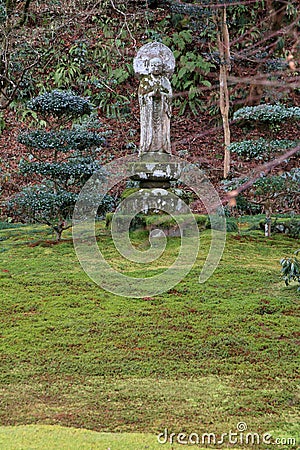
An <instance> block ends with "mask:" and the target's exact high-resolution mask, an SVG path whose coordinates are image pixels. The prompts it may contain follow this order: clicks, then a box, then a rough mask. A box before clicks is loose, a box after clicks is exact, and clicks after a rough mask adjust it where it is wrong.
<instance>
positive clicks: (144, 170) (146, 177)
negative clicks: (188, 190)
mask: <svg viewBox="0 0 300 450" xmlns="http://www.w3.org/2000/svg"><path fill="white" fill-rule="evenodd" d="M182 168H183V167H182V164H181V163H178V162H174V161H172V155H169V154H168V153H159V152H157V153H145V154H144V155H142V156H141V157H140V160H139V161H137V162H135V163H133V164H132V170H131V171H132V176H131V177H130V178H131V179H132V180H134V181H139V182H140V187H141V189H155V188H158V189H168V188H169V187H170V181H176V180H178V178H179V177H180V173H181V171H182Z"/></svg>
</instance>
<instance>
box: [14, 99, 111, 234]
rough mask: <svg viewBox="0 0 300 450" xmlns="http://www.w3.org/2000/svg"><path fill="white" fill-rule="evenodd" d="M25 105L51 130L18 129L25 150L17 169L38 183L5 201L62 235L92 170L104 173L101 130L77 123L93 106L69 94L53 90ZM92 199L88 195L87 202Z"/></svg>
mask: <svg viewBox="0 0 300 450" xmlns="http://www.w3.org/2000/svg"><path fill="white" fill-rule="evenodd" d="M29 107H30V108H32V109H33V111H35V112H37V113H38V115H39V116H40V117H41V118H42V119H43V122H44V123H47V124H48V126H49V127H51V130H50V131H44V130H34V131H31V132H27V133H22V134H20V136H19V142H21V143H22V144H23V145H25V146H26V147H27V149H28V154H27V157H25V158H23V159H22V160H21V161H20V172H21V173H22V174H23V175H27V176H28V175H30V176H32V179H33V180H37V181H40V183H38V184H35V185H31V186H28V187H26V188H24V189H23V190H22V191H21V192H20V193H19V194H17V195H16V196H14V197H13V198H12V199H11V200H10V201H9V202H8V210H9V211H10V212H11V214H14V215H16V216H17V217H19V218H22V219H23V220H25V221H28V222H30V221H35V222H40V223H45V224H47V225H49V226H50V227H51V228H52V229H53V231H54V232H55V234H56V237H57V239H58V240H59V239H60V238H61V234H62V232H63V231H64V230H66V229H67V228H69V227H70V226H71V216H72V212H73V209H74V206H75V203H76V201H77V198H78V194H79V192H80V190H81V188H82V186H83V185H84V184H85V182H86V181H87V180H88V178H89V177H90V176H91V175H92V174H93V173H94V172H96V171H97V172H98V173H99V174H102V177H103V178H104V177H105V176H106V175H105V174H104V173H103V171H102V165H101V162H100V160H99V153H100V151H101V144H102V143H103V142H104V141H105V139H104V136H103V134H102V133H96V132H94V131H89V130H88V129H87V127H88V123H87V124H85V123H83V124H81V125H75V124H74V123H73V124H72V126H73V128H70V127H71V124H70V122H73V120H74V119H78V118H80V117H83V116H85V115H86V114H91V113H92V111H93V105H91V104H90V103H89V102H88V100H87V99H85V98H81V97H79V96H77V95H74V94H73V93H72V92H70V91H68V92H62V91H58V90H53V91H51V92H45V93H44V94H41V95H39V96H38V97H36V98H34V99H33V100H31V101H30V102H29ZM90 201H92V199H91V198H87V199H86V203H88V202H90ZM113 203H114V199H113V198H112V197H110V196H106V197H105V198H104V199H103V201H102V202H101V205H99V208H98V214H99V215H101V216H103V215H104V214H105V212H106V211H107V210H108V209H110V208H111V206H112V205H113Z"/></svg>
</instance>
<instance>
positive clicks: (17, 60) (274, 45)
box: [0, 0, 300, 214]
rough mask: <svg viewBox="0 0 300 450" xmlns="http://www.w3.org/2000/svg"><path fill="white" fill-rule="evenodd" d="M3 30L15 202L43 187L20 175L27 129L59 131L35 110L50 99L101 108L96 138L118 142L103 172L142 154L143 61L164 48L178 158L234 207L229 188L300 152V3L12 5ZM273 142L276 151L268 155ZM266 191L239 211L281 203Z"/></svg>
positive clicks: (293, 203)
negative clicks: (169, 55) (138, 68)
mask: <svg viewBox="0 0 300 450" xmlns="http://www.w3.org/2000/svg"><path fill="white" fill-rule="evenodd" d="M225 13H226V14H225ZM0 22H1V23H0V27H1V61H0V130H1V135H0V158H1V172H0V186H1V194H2V197H3V199H4V200H6V199H7V198H9V197H10V196H11V195H13V194H15V193H16V192H18V191H19V190H20V188H21V187H22V186H24V185H28V184H30V183H31V184H34V183H35V182H36V181H37V180H38V176H37V177H34V176H32V174H30V175H27V176H26V174H25V175H24V174H21V173H20V171H19V163H20V160H21V159H23V158H26V157H28V151H27V149H26V147H25V146H24V145H23V144H21V143H20V142H19V141H18V136H19V134H20V133H21V132H22V131H25V130H30V129H37V128H44V129H45V128H46V129H47V127H48V128H49V123H48V124H47V123H46V122H44V121H42V120H41V119H40V118H39V116H38V115H37V114H36V113H35V112H34V111H32V110H31V109H30V108H28V101H29V100H30V99H31V98H33V97H35V96H37V95H38V94H40V93H42V92H44V91H50V90H52V89H59V90H72V91H73V92H74V93H75V94H76V95H78V96H83V97H89V99H90V101H91V102H92V103H93V104H94V105H95V111H94V115H93V116H92V117H91V118H90V119H89V120H90V123H89V128H90V129H91V130H93V129H97V130H99V129H100V131H101V132H107V133H106V134H107V136H106V143H105V146H103V148H102V154H101V157H100V160H101V162H102V163H105V162H108V161H110V160H111V159H112V158H115V157H119V156H122V155H126V154H131V153H133V152H136V151H137V147H138V144H139V108H138V101H137V88H138V80H137V79H136V78H135V77H134V73H133V67H132V60H133V58H134V56H135V54H136V52H137V50H138V49H139V48H140V47H141V46H142V45H144V44H145V43H147V42H150V41H153V40H157V41H161V42H163V43H165V44H166V45H168V46H169V47H170V48H171V49H172V51H173V52H174V55H175V57H176V63H177V67H176V71H175V74H174V76H173V79H172V85H173V92H174V99H173V118H172V123H171V138H172V149H173V152H174V154H176V155H178V156H182V157H184V158H185V159H188V160H190V161H191V162H194V163H196V164H198V165H199V167H201V168H202V169H203V170H204V171H205V172H206V173H207V175H208V176H209V177H210V179H211V180H212V181H213V182H214V184H215V185H216V187H217V188H218V190H219V192H220V195H221V196H223V198H224V201H225V198H226V193H225V190H226V186H230V183H231V185H232V186H233V187H234V186H236V184H235V185H234V182H236V181H235V180H242V181H241V182H243V181H244V180H245V179H251V176H253V174H255V173H256V172H257V167H258V166H260V164H262V163H264V162H268V161H269V162H270V161H271V162H272V161H274V160H276V158H278V156H280V155H283V154H284V153H285V152H286V151H287V149H288V148H289V147H291V143H294V145H298V141H297V140H298V139H299V138H298V136H299V117H300V114H299V110H298V109H297V108H298V107H300V83H299V81H300V76H299V53H300V38H299V30H300V10H299V4H298V1H297V0H285V1H274V0H265V1H254V0H247V1H244V0H241V1H231V0H227V1H220V2H216V1H210V0H204V1H197V2H196V1H177V0H161V1H159V0H157V1H155V0H147V1H142V0H141V1H134V0H131V1H130V0H126V1H120V0H103V1H99V2H91V1H76V0H67V1H64V2H60V1H57V0H49V1H48V2H41V1H37V0H26V1H17V0H6V1H0ZM222 74H223V75H222ZM222 76H223V80H225V82H226V86H227V87H228V100H229V103H228V111H227V112H228V126H229V128H230V136H231V137H230V143H231V145H232V147H231V148H232V151H231V152H230V153H231V155H230V159H231V161H230V170H229V172H228V174H227V175H226V178H227V180H226V182H225V183H224V181H223V179H224V170H223V166H224V134H223V130H224V117H223V122H222V115H221V113H220V106H221V109H222V104H221V105H220V100H221V96H222V92H221V90H220V82H221V84H223V82H222V78H221V77H222ZM259 105H261V106H262V108H265V109H263V112H264V113H265V114H266V115H265V116H262V115H259V114H258V112H259V110H255V107H256V106H259ZM263 105H267V107H263ZM270 105H273V106H277V107H278V108H281V109H280V110H279V109H278V110H274V109H273V110H272V111H271V113H272V114H271V116H270V110H269V111H268V108H269V106H270ZM244 107H249V108H250V109H249V110H248V112H249V111H250V113H249V114H248V116H247V114H246V116H247V117H246V116H245V114H244V115H243V114H242V115H241V116H240V118H236V117H238V116H235V115H234V114H236V113H237V111H238V110H240V109H241V108H244ZM266 108H267V109H266ZM223 109H224V105H223ZM276 111H277V113H276ZM286 111H288V114H286ZM246 112H247V110H246ZM268 114H269V115H268ZM267 116H268V117H267ZM70 126H71V125H70ZM266 139H268V141H270V142H271V143H272V145H270V147H268V148H267V150H266V144H265V142H266ZM278 140H281V142H282V144H280V143H279V144H278ZM250 141H251V142H252V144H251V143H250V144H249V142H250ZM253 141H255V142H254V150H253ZM240 142H246V144H243V145H242V146H241V145H239V143H240ZM247 142H248V144H247ZM235 143H238V145H237V146H236V147H234V144H235ZM276 143H277V144H276ZM249 145H250V146H251V145H252V147H251V148H252V152H251V151H250V150H249ZM226 146H228V141H227V143H226V142H225V147H226ZM243 146H244V147H245V146H246V148H244V147H243ZM229 148H230V147H229ZM271 165H272V164H271ZM297 167H298V155H297V153H295V154H294V155H293V156H291V157H290V158H286V159H284V161H283V162H281V164H278V165H275V164H274V167H271V170H269V169H268V172H269V175H271V176H273V177H275V178H276V177H277V178H276V180H277V181H276V182H278V177H280V176H282V174H284V173H292V176H293V179H294V180H295V176H296V175H297V177H298V178H297V177H296V181H297V180H298V182H299V172H296V171H297ZM295 174H296V175H295ZM245 177H246V178H245ZM275 178H274V179H273V181H274V180H275ZM236 183H238V182H236ZM224 186H225V190H224ZM268 186H269V184H268ZM259 189H260V190H259ZM259 189H258V188H257V187H256V188H255V189H253V188H252V190H251V189H250V190H249V189H248V190H246V191H245V192H244V197H243V198H241V200H240V202H239V204H238V206H239V208H240V209H243V210H244V211H246V212H255V211H262V210H263V209H264V208H265V205H266V192H267V191H268V195H267V197H268V199H267V201H268V202H269V201H270V195H269V194H270V189H269V188H268V187H267V188H266V187H264V186H262V185H261V186H260V187H259ZM280 190H281V192H279V191H280ZM282 190H284V188H283V185H282V184H281V185H280V183H279V184H278V183H277V185H276V186H275V188H274V190H273V191H274V192H273V191H272V192H273V193H272V195H271V200H272V201H274V208H273V210H274V211H277V212H286V211H291V210H293V211H297V209H298V208H299V201H298V197H299V195H298V194H299V190H298V191H297V189H296V190H295V188H294V187H293V188H291V187H290V188H289V190H287V193H286V197H284V196H282ZM297 192H298V193H297ZM278 194H280V195H278ZM283 197H284V198H283ZM291 197H292V200H291ZM278 198H280V202H279V203H278V204H277V203H276V201H275V200H276V199H278ZM282 200H283V201H282ZM249 201H250V203H249ZM199 208H200V206H199ZM199 208H198V209H199ZM195 210H197V204H195ZM3 211H4V212H5V209H4V210H3ZM3 211H2V213H3V214H4V212H3Z"/></svg>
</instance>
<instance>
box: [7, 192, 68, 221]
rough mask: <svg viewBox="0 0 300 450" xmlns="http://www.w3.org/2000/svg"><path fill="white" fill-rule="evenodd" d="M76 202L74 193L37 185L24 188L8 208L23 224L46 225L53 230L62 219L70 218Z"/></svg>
mask: <svg viewBox="0 0 300 450" xmlns="http://www.w3.org/2000/svg"><path fill="white" fill-rule="evenodd" d="M76 200H77V194H75V193H72V192H67V191H64V190H62V189H59V190H58V191H56V192H55V191H54V189H53V186H51V184H50V185H49V184H48V185H43V184H39V185H38V186H30V187H26V188H24V189H23V190H22V191H21V192H20V193H19V194H17V195H16V196H15V197H14V198H13V199H12V200H11V201H10V202H9V203H8V206H9V208H10V209H11V210H13V211H14V212H15V213H16V214H17V215H18V216H20V217H22V218H23V220H24V221H25V222H32V221H33V222H41V223H46V224H48V225H50V226H51V227H52V228H53V229H55V228H56V226H58V225H59V223H60V221H61V220H62V219H67V218H69V217H70V215H71V213H72V208H73V207H74V204H75V202H76Z"/></svg>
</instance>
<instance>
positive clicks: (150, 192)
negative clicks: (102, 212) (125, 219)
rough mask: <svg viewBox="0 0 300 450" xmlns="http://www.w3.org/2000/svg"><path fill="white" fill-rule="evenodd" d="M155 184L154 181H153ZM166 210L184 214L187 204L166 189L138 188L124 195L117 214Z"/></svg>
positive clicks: (170, 212) (171, 212)
mask: <svg viewBox="0 0 300 450" xmlns="http://www.w3.org/2000/svg"><path fill="white" fill-rule="evenodd" d="M154 184H155V183H154ZM163 211H165V212H167V213H169V214H186V213H187V211H188V210H187V205H186V203H185V202H184V201H183V200H181V199H180V198H179V197H177V196H176V195H174V194H172V193H171V192H170V191H168V190H167V189H163V188H156V187H155V188H153V189H140V190H138V191H136V192H134V193H133V194H131V195H129V196H128V197H126V198H125V199H124V200H123V201H122V203H121V205H120V208H119V212H118V214H125V215H127V214H132V213H135V214H137V213H139V212H142V213H144V214H149V213H151V212H153V213H158V212H163Z"/></svg>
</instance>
